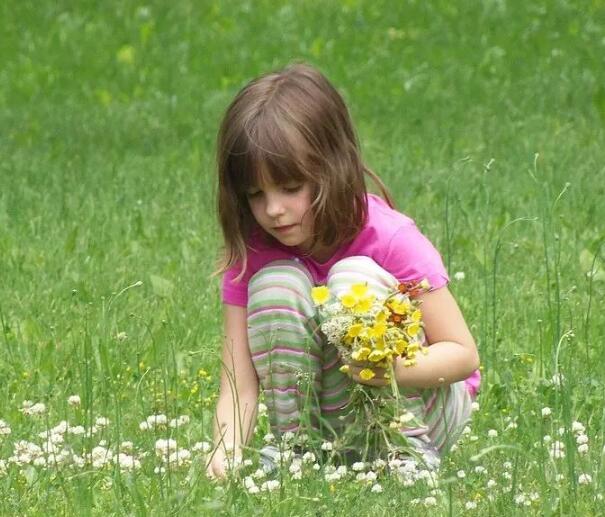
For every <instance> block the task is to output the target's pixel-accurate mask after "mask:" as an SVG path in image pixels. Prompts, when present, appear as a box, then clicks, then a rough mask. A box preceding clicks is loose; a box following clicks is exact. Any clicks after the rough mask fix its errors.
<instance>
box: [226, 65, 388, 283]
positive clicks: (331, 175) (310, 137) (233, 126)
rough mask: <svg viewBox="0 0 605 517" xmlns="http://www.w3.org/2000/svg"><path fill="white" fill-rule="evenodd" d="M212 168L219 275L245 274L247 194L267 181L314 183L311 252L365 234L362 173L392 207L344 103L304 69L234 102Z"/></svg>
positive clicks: (257, 85)
mask: <svg viewBox="0 0 605 517" xmlns="http://www.w3.org/2000/svg"><path fill="white" fill-rule="evenodd" d="M217 166H218V179H219V181H218V213H219V218H220V224H221V227H222V231H223V236H224V239H225V250H224V251H225V253H224V256H223V257H222V260H221V263H220V264H219V269H218V271H217V273H221V272H224V271H225V270H227V269H228V268H230V267H231V266H233V265H235V264H238V263H239V264H240V265H241V267H242V271H241V274H242V275H243V272H244V271H245V269H246V263H247V250H246V247H247V243H248V240H249V238H250V236H251V233H252V231H253V230H254V229H255V228H256V226H257V225H256V222H255V220H254V217H253V215H252V213H251V211H250V208H249V205H248V200H247V197H246V192H247V191H248V190H249V188H250V187H253V186H256V185H258V184H259V183H263V182H264V181H265V180H267V179H270V180H271V181H272V182H273V183H275V184H278V185H279V184H284V183H288V182H291V181H308V182H309V183H310V184H311V186H312V190H313V201H312V204H311V211H312V216H313V217H312V218H313V221H314V230H313V231H314V235H313V239H312V247H311V250H310V253H312V252H313V250H314V249H317V248H316V247H317V246H318V245H328V246H333V245H338V246H340V245H342V244H344V243H346V242H348V241H350V240H352V239H353V238H354V237H355V236H356V235H357V234H358V233H359V231H360V230H361V229H362V228H363V225H364V223H365V220H366V217H367V204H366V199H365V197H366V193H367V191H366V184H365V179H364V174H367V175H368V176H370V177H371V178H372V179H373V180H374V182H375V183H376V184H377V186H378V187H379V189H380V191H381V194H382V195H383V196H384V198H385V200H386V201H387V202H388V203H389V204H390V205H391V206H392V205H393V202H392V198H391V196H390V194H389V192H388V191H387V189H386V187H385V186H384V184H383V183H382V181H380V179H379V178H378V176H377V175H376V174H374V173H373V172H372V171H371V170H370V169H369V168H368V167H367V166H366V165H365V164H364V163H363V162H362V159H361V154H360V149H359V141H358V138H357V135H356V133H355V130H354V128H353V124H352V122H351V118H350V116H349V112H348V110H347V107H346V105H345V103H344V101H343V99H342V97H341V96H340V94H339V93H338V92H337V91H336V89H335V88H334V87H333V86H332V85H331V84H330V82H329V81H328V80H327V79H326V77H325V76H323V75H322V74H321V73H320V72H319V71H318V70H316V69H315V68H313V67H311V66H309V65H307V64H303V63H297V64H293V65H290V66H288V67H286V68H284V69H282V70H278V71H275V72H270V73H267V74H265V75H262V76H260V77H258V78H257V79H254V80H252V81H251V82H249V83H248V84H247V85H246V86H245V87H244V88H243V89H242V90H241V91H240V92H239V93H238V94H237V95H236V97H235V99H234V100H233V101H232V103H231V104H230V105H229V107H228V108H227V111H226V113H225V115H224V118H223V121H222V124H221V126H220V130H219V133H218V141H217ZM267 237H268V238H270V237H269V236H267ZM240 277H241V275H240Z"/></svg>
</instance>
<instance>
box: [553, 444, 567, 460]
mask: <svg viewBox="0 0 605 517" xmlns="http://www.w3.org/2000/svg"><path fill="white" fill-rule="evenodd" d="M549 454H550V457H551V458H553V459H556V460H558V459H562V458H564V457H565V444H564V443H563V442H559V441H556V442H553V443H552V444H551V446H550V450H549Z"/></svg>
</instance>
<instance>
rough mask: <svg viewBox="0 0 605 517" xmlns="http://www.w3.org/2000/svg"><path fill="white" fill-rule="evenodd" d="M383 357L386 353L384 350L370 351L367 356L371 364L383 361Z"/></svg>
mask: <svg viewBox="0 0 605 517" xmlns="http://www.w3.org/2000/svg"><path fill="white" fill-rule="evenodd" d="M385 355H386V353H385V352H384V350H372V351H371V352H370V355H369V356H368V360H370V361H372V362H373V363H377V362H378V361H381V360H382V359H384V356H385Z"/></svg>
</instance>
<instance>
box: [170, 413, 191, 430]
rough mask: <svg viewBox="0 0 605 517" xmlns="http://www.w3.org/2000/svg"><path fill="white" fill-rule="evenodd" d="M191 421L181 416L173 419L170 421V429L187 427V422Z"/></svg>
mask: <svg viewBox="0 0 605 517" xmlns="http://www.w3.org/2000/svg"><path fill="white" fill-rule="evenodd" d="M190 421H191V419H190V418H189V415H181V416H179V417H178V418H173V419H172V420H171V421H170V427H172V428H173V429H174V428H177V427H183V426H184V425H187V424H188V423H189V422H190Z"/></svg>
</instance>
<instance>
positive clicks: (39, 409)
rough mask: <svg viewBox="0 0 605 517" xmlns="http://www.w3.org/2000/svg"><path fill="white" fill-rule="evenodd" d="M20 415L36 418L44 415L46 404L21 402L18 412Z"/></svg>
mask: <svg viewBox="0 0 605 517" xmlns="http://www.w3.org/2000/svg"><path fill="white" fill-rule="evenodd" d="M19 411H21V413H23V414H24V415H27V416H38V415H42V414H44V413H46V404H44V403H43V402H37V403H36V404H34V403H33V402H31V401H29V400H25V401H24V402H23V406H22V407H21V409H20V410H19Z"/></svg>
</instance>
